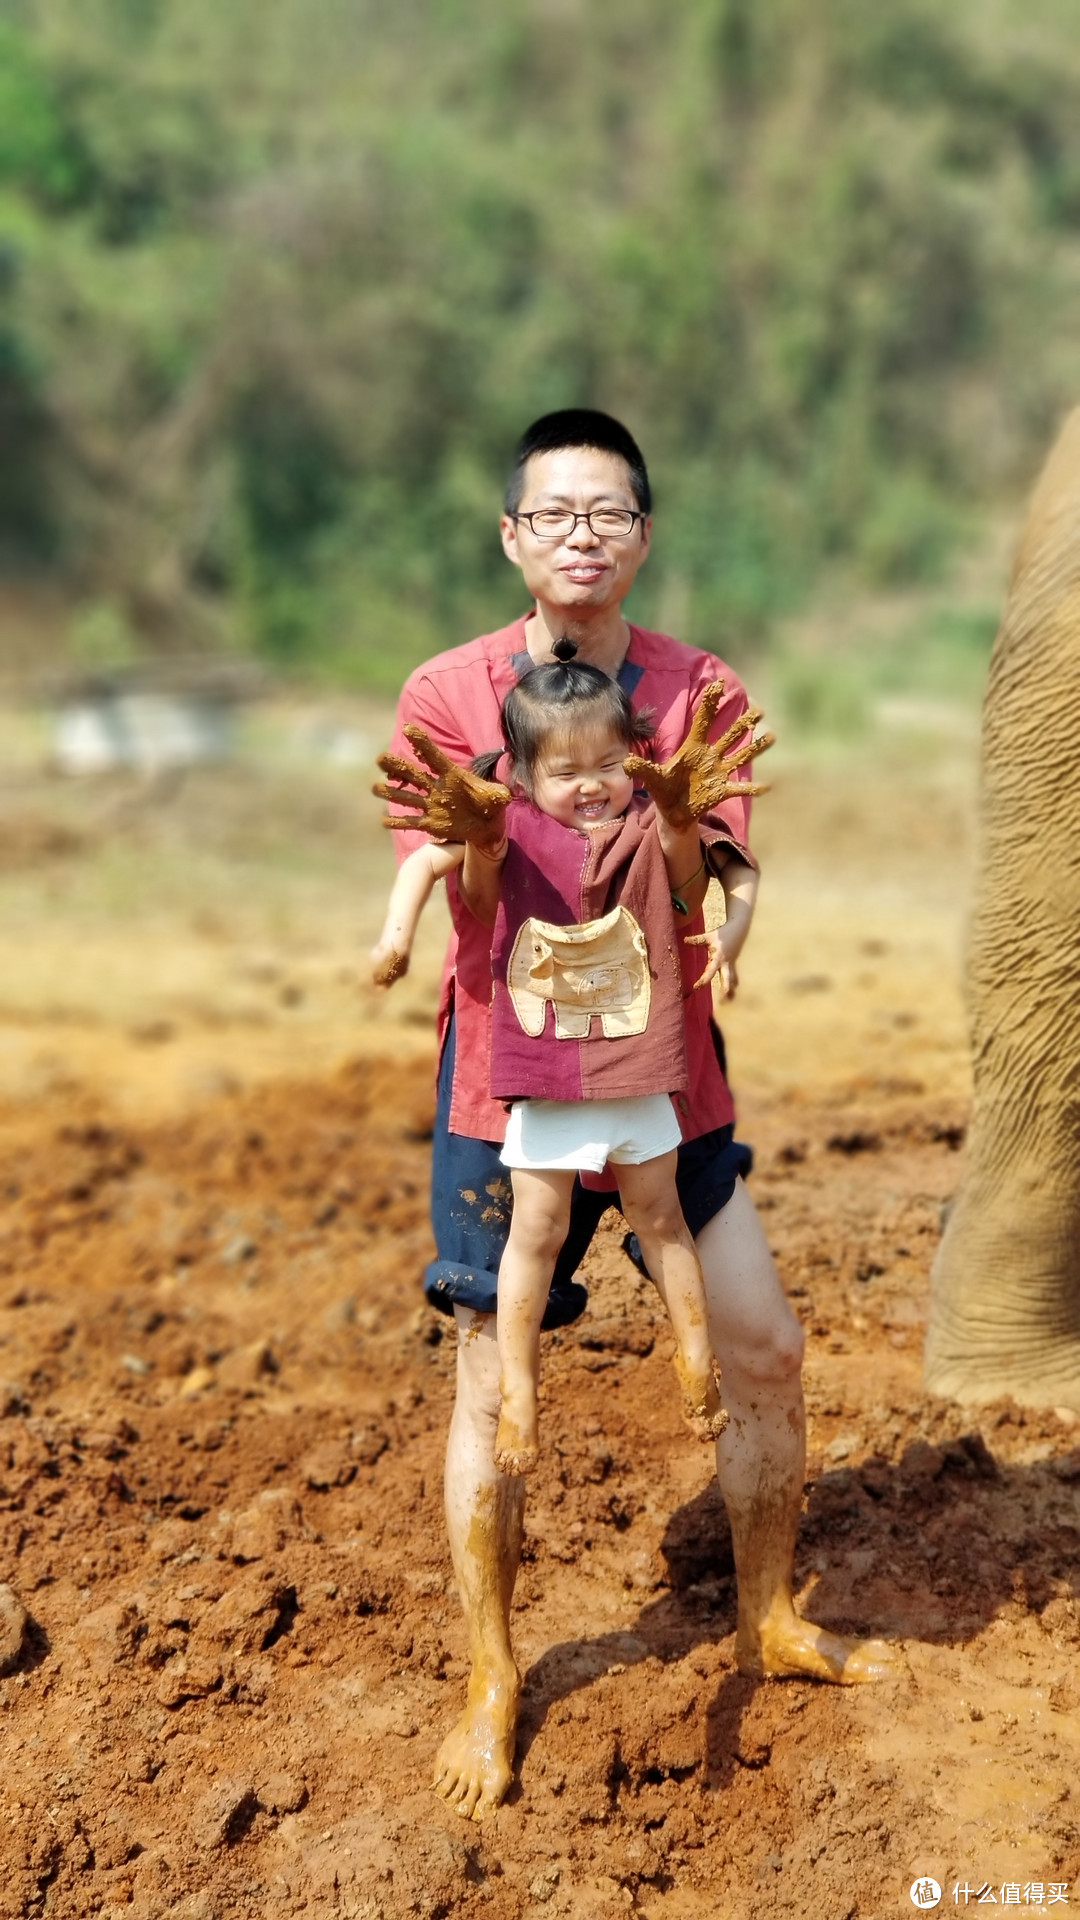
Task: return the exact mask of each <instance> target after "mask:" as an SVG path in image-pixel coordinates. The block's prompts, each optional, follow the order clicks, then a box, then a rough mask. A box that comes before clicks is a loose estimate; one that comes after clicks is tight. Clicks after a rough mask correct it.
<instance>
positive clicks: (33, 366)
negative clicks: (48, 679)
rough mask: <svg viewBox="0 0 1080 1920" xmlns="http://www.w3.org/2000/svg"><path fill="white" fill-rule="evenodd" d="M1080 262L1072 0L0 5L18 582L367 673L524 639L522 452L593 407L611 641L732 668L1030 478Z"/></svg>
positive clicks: (3, 242) (141, 622) (6, 365)
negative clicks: (668, 645)
mask: <svg viewBox="0 0 1080 1920" xmlns="http://www.w3.org/2000/svg"><path fill="white" fill-rule="evenodd" d="M1078 268H1080V42H1078V41H1077V37H1076V33H1075V15H1074V10H1073V8H1072V6H1071V4H1070V0H954V4H953V6H952V7H951V8H949V9H948V10H947V11H945V10H943V9H941V8H940V7H938V6H936V5H931V4H929V0H881V4H880V5H878V6H873V7H867V6H865V5H863V4H861V3H860V0H686V4H685V5H683V6H682V7H679V8H675V9H658V8H656V7H655V6H654V5H652V4H651V3H650V0H620V4H619V5H618V6H617V7H615V6H610V5H606V4H605V5H600V6H597V5H594V4H593V5H591V4H590V3H589V0H399V3H398V5H397V6H396V7H395V8H393V9H390V8H384V7H379V6H377V5H376V4H375V3H374V0H259V4H258V5H256V4H255V0H229V5H228V6H227V7H223V6H221V5H220V0H0V434H2V436H3V444H4V447H5V454H6V456H7V457H6V459H5V461H4V472H3V476H2V477H0V556H2V557H3V560H4V562H5V564H6V565H7V566H8V567H9V568H18V567H27V566H29V565H31V564H33V565H36V566H37V567H39V568H41V567H47V568H49V569H51V570H52V571H53V573H54V574H60V575H62V576H63V577H64V578H66V579H67V580H68V581H70V583H71V585H72V588H73V590H77V591H79V592H81V593H83V594H85V595H86V596H87V597H88V598H89V599H91V600H92V601H93V602H94V603H95V604H100V605H105V606H108V607H110V608H113V609H116V610H117V614H116V617H117V619H118V620H120V621H121V622H122V626H123V630H124V631H128V630H130V631H131V632H133V633H135V634H137V635H138V636H140V644H142V645H144V646H152V647H155V648H183V649H185V650H188V649H190V648H191V647H193V646H206V647H214V646H219V645H225V644H228V645H236V644H243V645H247V646H250V647H252V648H254V649H257V650H258V651H260V652H261V653H262V654H263V655H264V656H266V657H267V658H269V659H270V660H271V661H274V662H277V663H280V664H281V665H282V666H287V667H291V668H297V669H302V670H303V671H304V672H305V673H307V674H309V675H316V676H318V675H322V676H324V677H326V678H329V679H352V680H354V681H357V682H360V683H364V684H372V685H376V686H381V687H384V688H393V687H394V686H396V685H397V684H398V683H399V682H400V679H401V677H402V674H403V672H404V671H405V670H406V668H407V667H408V665H410V664H411V663H412V662H413V661H414V660H416V659H418V658H420V657H422V656H423V655H424V654H426V653H430V652H432V651H435V650H436V649H437V648H439V647H441V646H445V645H449V644H452V643H454V642H455V641H457V640H459V639H461V638H464V637H467V636H468V635H470V634H472V633H474V632H476V631H478V630H480V629H482V628H483V627H484V626H486V625H492V624H495V623H497V622H499V621H501V620H502V619H504V618H507V617H509V616H510V615H511V614H512V613H514V612H515V611H518V610H519V609H520V606H521V601H522V596H521V592H520V589H519V588H518V587H517V585H516V581H515V578H514V576H513V575H512V574H511V572H510V570H509V568H508V567H507V565H506V562H505V561H504V559H503V558H502V555H501V551H500V548H499V545H498V541H497V537H496V533H495V509H496V506H497V501H498V496H499V492H500V490H501V484H502V478H503V473H504V469H505V465H506V462H507V459H508V456H509V453H510V451H511V449H512V446H513V443H514V441H515V439H516V438H517V435H518V433H519V432H520V430H521V428H522V427H523V426H524V425H525V424H526V423H527V422H528V421H529V420H530V419H531V418H533V417H534V416H535V415H536V414H538V413H540V412H543V411H544V410H546V409H547V408H549V407H556V406H562V405H568V404H593V405H599V406H602V407H607V408H609V409H611V410H612V411H613V412H615V413H617V414H620V415H621V416H622V417H624V418H625V419H626V421H627V423H628V424H629V425H630V426H631V428H632V429H633V430H634V432H635V433H636V434H637V435H638V436H639V438H640V439H641V441H642V443H643V445H644V447H645V449H646V453H647V455H648V458H649V461H650V466H651V468H652V470H653V475H654V480H655V483H656V492H657V497H658V507H659V515H660V519H659V523H658V541H657V545H656V548H655V550H654V555H653V557H652V558H651V559H650V563H649V567H648V568H647V569H646V571H645V573H644V574H643V576H642V582H641V585H640V587H639V589H638V590H637V595H636V599H635V603H634V611H635V614H636V616H637V617H638V618H640V619H642V620H645V621H647V622H648V621H652V622H654V623H656V624H660V625H664V626H667V627H668V628H671V629H674V630H677V631H678V632H679V633H680V634H681V635H682V636H683V637H685V638H687V639H691V640H694V641H696V642H698V643H699V644H703V645H715V646H716V647H717V648H719V649H722V650H725V651H729V652H734V653H735V654H736V657H739V656H740V655H741V656H743V657H745V655H746V654H747V652H749V651H752V649H753V647H754V646H755V644H756V643H758V642H760V640H761V639H762V637H763V636H765V635H767V634H768V632H769V630H770V627H771V625H772V623H773V622H774V621H775V619H776V617H777V615H778V614H779V613H781V612H783V611H785V610H786V609H789V608H791V607H792V606H794V605H796V604H797V603H798V602H799V600H800V599H801V598H802V597H803V596H804V595H805V594H806V592H807V589H808V587H809V586H810V585H811V584H812V583H813V581H814V580H815V579H816V578H817V577H818V576H819V575H820V572H821V569H822V568H823V567H833V566H840V567H844V568H850V569H852V570H854V571H855V572H856V573H857V574H859V575H860V576H861V577H863V578H865V579H866V580H868V581H869V582H870V583H872V584H883V585H890V586H891V585H893V584H895V583H899V582H904V581H912V580H921V581H927V580H931V581H932V580H933V579H934V578H935V577H937V575H938V574H939V573H940V570H941V568H942V566H943V564H944V562H945V560H946V558H947V555H948V553H949V551H950V548H951V547H952V546H953V545H954V543H955V542H956V540H957V539H958V538H959V537H962V536H963V535H964V533H965V531H966V530H967V529H969V528H970V527H971V526H972V525H973V524H974V523H975V519H976V517H977V515H978V513H979V511H980V510H981V508H982V507H983V506H984V504H985V503H986V502H987V501H989V500H993V499H995V498H997V497H999V496H1001V495H1002V493H1004V492H1009V491H1010V490H1015V488H1016V487H1017V485H1018V484H1019V483H1020V482H1021V480H1023V479H1025V478H1026V477H1027V475H1028V474H1029V472H1030V471H1031V467H1032V465H1033V462H1034V460H1035V458H1036V457H1037V454H1038V453H1039V452H1040V451H1041V449H1042V447H1043V445H1044V443H1045V441H1046V439H1047V437H1048V435H1049V433H1050V432H1051V430H1052V427H1053V424H1054V421H1055V419H1056V417H1057V415H1058V413H1059V411H1060V410H1061V408H1062V407H1063V406H1064V405H1065V404H1066V403H1067V402H1068V401H1069V399H1070V398H1071V397H1073V395H1074V394H1075V392H1076V389H1077V386H1078V384H1080V382H1078V378H1077V375H1078V371H1080V364H1078V363H1080V341H1078V338H1077V334H1076V329H1075V325H1074V313H1073V294H1074V288H1075V286H1076V282H1077V278H1078ZM118 630H120V629H118ZM943 644H944V643H943Z"/></svg>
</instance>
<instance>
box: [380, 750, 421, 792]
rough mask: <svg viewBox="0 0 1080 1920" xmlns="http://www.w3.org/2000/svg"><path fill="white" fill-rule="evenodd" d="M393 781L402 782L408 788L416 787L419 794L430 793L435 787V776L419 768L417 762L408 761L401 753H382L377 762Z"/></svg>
mask: <svg viewBox="0 0 1080 1920" xmlns="http://www.w3.org/2000/svg"><path fill="white" fill-rule="evenodd" d="M375 765H376V766H377V767H381V768H382V770H383V772H384V773H388V774H389V775H390V778H391V780H401V781H403V782H404V783H405V785H406V786H408V787H415V788H416V789H417V791H418V792H419V793H430V791H431V789H432V787H433V786H434V785H435V780H434V776H433V775H432V774H430V773H428V772H426V771H425V769H424V768H423V767H418V766H417V764H416V761H415V760H406V759H405V757H404V755H403V754H400V753H380V755H379V757H378V759H377V760H376V762H375Z"/></svg>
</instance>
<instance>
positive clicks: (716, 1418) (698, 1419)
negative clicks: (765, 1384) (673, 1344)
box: [675, 1352, 728, 1440]
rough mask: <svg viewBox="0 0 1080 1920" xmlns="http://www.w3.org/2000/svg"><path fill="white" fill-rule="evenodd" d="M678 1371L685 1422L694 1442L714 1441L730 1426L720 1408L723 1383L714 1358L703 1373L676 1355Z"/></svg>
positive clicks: (676, 1369) (725, 1412)
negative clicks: (718, 1374)
mask: <svg viewBox="0 0 1080 1920" xmlns="http://www.w3.org/2000/svg"><path fill="white" fill-rule="evenodd" d="M675 1371H676V1373H677V1374H678V1376H679V1385H680V1387H681V1388H682V1409H683V1418H684V1420H685V1421H686V1423H687V1425H688V1427H689V1428H690V1431H691V1433H692V1434H693V1435H694V1438H695V1440H715V1439H716V1437H717V1435H718V1434H721V1433H723V1431H724V1428H725V1427H726V1426H727V1423H728V1416H727V1411H726V1409H725V1408H724V1407H722V1406H721V1405H720V1381H719V1378H718V1376H717V1372H716V1366H715V1363H714V1362H713V1360H712V1357H711V1356H710V1358H709V1364H708V1366H707V1367H706V1368H705V1369H704V1370H703V1369H702V1368H701V1367H700V1366H697V1365H694V1364H692V1363H691V1362H690V1361H688V1360H687V1358H686V1356H685V1354H682V1353H679V1352H676V1355H675Z"/></svg>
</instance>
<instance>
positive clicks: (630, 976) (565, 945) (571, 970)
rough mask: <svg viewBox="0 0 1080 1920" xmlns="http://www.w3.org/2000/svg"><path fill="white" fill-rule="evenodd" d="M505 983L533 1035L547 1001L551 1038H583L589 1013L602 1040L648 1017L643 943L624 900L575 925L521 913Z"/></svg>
mask: <svg viewBox="0 0 1080 1920" xmlns="http://www.w3.org/2000/svg"><path fill="white" fill-rule="evenodd" d="M506 984H507V987H508V989H509V993H510V999H511V1001H512V1003H513V1007H514V1012H515V1013H516V1014H517V1017H518V1020H519V1022H520V1024H521V1026H522V1027H523V1028H524V1031H525V1032H526V1033H528V1034H531V1035H532V1036H533V1037H534V1038H535V1037H536V1036H538V1035H539V1034H541V1033H543V1031H544V1021H545V1019H546V1017H547V1008H548V1002H549V1001H552V1002H553V1003H554V1006H555V1038H556V1039H557V1040H587V1039H588V1037H589V1028H590V1025H591V1023H592V1021H593V1019H594V1018H597V1019H599V1021H600V1025H601V1028H602V1029H603V1033H604V1036H605V1038H606V1039H609V1040H612V1039H618V1040H621V1039H623V1038H624V1037H625V1036H626V1035H627V1034H631V1033H644V1031H645V1028H646V1027H647V1025H648V1023H649V1007H650V1005H651V1003H652V974H651V973H650V970H649V949H648V945H647V943H646V940H645V935H644V934H643V932H642V930H641V928H640V927H639V926H638V923H637V921H636V920H635V919H634V916H633V914H632V913H630V912H629V911H628V910H627V908H626V907H613V908H612V910H611V912H610V913H606V914H604V916H603V918H602V919H599V920H587V921H585V922H584V923H583V924H582V925H580V926H575V927H557V926H552V925H550V924H549V922H548V921H546V920H526V921H525V922H524V924H523V925H522V926H521V927H520V928H519V929H518V935H517V939H516V940H515V941H514V946H513V951H512V952H511V955H510V964H509V966H508V968H507V972H506Z"/></svg>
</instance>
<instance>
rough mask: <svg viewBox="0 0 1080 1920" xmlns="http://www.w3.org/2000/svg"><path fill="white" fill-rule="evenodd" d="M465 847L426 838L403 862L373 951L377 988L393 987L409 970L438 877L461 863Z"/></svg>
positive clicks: (439, 878)
mask: <svg viewBox="0 0 1080 1920" xmlns="http://www.w3.org/2000/svg"><path fill="white" fill-rule="evenodd" d="M461 859H462V848H461V847H457V846H445V847H440V846H435V845H434V844H433V842H432V841H430V840H425V841H424V842H423V844H422V845H421V846H419V847H417V848H416V849H415V850H414V851H413V852H412V853H410V854H409V855H408V857H407V858H406V859H405V860H404V861H403V863H402V865H401V867H400V869H399V872H398V876H397V879H396V880H395V881H394V884H393V886H392V887H391V889H390V898H389V900H388V901H387V903H386V919H385V921H384V922H383V930H382V932H381V933H380V935H379V938H378V940H377V941H376V943H375V945H374V947H373V948H372V950H371V961H372V973H373V978H374V982H375V985H376V986H377V987H392V986H393V984H394V982H395V980H400V979H402V978H403V976H404V975H405V974H406V973H408V971H409V957H410V955H411V953H412V945H413V941H414V940H415V938H416V929H417V927H418V926H419V924H420V915H421V914H422V913H423V911H424V908H425V907H426V905H427V903H428V901H429V900H430V898H431V894H432V890H433V888H434V886H435V883H436V881H437V880H441V879H442V878H443V877H444V875H446V874H448V873H450V872H452V870H453V869H454V867H457V866H460V865H461Z"/></svg>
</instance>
